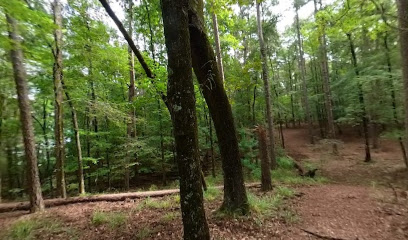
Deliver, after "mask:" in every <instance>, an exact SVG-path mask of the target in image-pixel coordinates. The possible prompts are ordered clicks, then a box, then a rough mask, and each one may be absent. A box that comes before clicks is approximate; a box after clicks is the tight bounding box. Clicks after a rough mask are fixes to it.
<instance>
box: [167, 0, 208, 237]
mask: <svg viewBox="0 0 408 240" xmlns="http://www.w3.org/2000/svg"><path fill="white" fill-rule="evenodd" d="M162 14H163V25H164V34H165V38H166V46H167V53H168V72H169V79H168V85H167V86H168V90H167V93H168V94H167V96H168V100H169V106H170V113H171V117H172V122H173V128H174V137H175V140H176V152H177V163H178V169H179V174H180V203H181V212H182V219H183V226H184V239H186V240H189V239H203V240H205V239H210V232H209V228H208V225H207V221H206V218H205V210H204V200H203V192H202V190H201V186H202V182H201V166H200V158H199V154H198V150H199V146H198V132H197V117H196V106H195V96H194V85H193V76H192V71H191V69H192V63H191V50H190V48H189V46H190V37H189V29H188V26H189V21H188V0H162Z"/></svg>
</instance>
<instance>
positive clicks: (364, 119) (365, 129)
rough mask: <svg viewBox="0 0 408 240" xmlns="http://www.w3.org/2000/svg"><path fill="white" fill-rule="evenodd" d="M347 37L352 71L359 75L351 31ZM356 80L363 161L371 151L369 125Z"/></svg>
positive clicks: (368, 159)
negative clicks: (361, 128) (363, 152)
mask: <svg viewBox="0 0 408 240" xmlns="http://www.w3.org/2000/svg"><path fill="white" fill-rule="evenodd" d="M347 38H348V40H349V44H350V52H351V57H352V58H351V60H352V62H353V67H354V71H355V73H356V76H357V77H359V76H360V71H359V70H358V63H357V56H356V51H355V48H354V43H353V39H352V36H351V33H348V34H347ZM357 81H358V84H357V85H358V101H359V103H360V108H361V112H362V113H361V115H362V116H361V121H362V123H363V134H364V140H365V160H364V161H365V162H370V161H371V151H370V136H369V135H368V125H369V120H368V117H367V111H366V107H365V101H364V92H363V86H361V83H360V79H357Z"/></svg>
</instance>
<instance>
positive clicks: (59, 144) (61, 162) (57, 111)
mask: <svg viewBox="0 0 408 240" xmlns="http://www.w3.org/2000/svg"><path fill="white" fill-rule="evenodd" d="M52 7H53V12H54V23H55V25H56V26H57V27H56V28H55V30H54V41H55V49H54V70H53V74H54V95H55V99H54V123H55V128H54V134H55V158H56V162H57V164H56V170H57V173H56V175H57V194H58V196H59V197H61V198H66V197H67V192H66V187H65V171H64V167H65V143H64V142H65V141H64V122H63V121H64V118H63V105H62V104H63V101H64V94H63V89H62V83H61V80H62V78H63V72H62V49H61V47H62V14H61V3H60V2H59V0H54V3H53V4H52Z"/></svg>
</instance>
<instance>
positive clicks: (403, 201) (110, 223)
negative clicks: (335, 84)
mask: <svg viewBox="0 0 408 240" xmlns="http://www.w3.org/2000/svg"><path fill="white" fill-rule="evenodd" d="M284 136H285V140H286V141H285V142H286V151H287V152H288V154H289V155H290V156H291V157H292V158H294V159H296V160H298V161H300V162H302V163H303V164H304V165H305V166H306V167H308V168H318V169H319V171H318V172H317V174H318V176H319V177H318V178H316V180H312V179H310V180H305V179H301V178H300V177H297V176H296V172H295V171H294V170H290V171H289V170H282V171H278V172H274V173H273V174H272V176H273V181H274V185H275V187H274V191H272V192H270V193H267V194H265V193H261V192H260V191H259V189H258V188H251V189H249V190H248V191H249V201H250V204H251V214H250V215H249V216H246V217H232V216H228V215H224V214H221V213H219V212H218V211H217V209H218V207H219V206H220V204H221V202H222V192H221V190H219V189H216V188H213V187H210V188H209V189H208V191H207V192H206V193H205V200H206V203H205V205H206V212H207V218H208V223H209V226H210V230H211V234H212V237H213V239H350V240H355V239H359V240H361V239H393V240H394V239H395V240H398V239H408V209H407V208H408V199H407V190H408V189H407V187H408V172H407V171H406V170H403V169H404V165H403V161H402V160H401V154H400V150H399V147H398V143H397V142H394V141H391V140H381V142H380V148H379V149H375V150H373V159H374V161H373V162H372V163H364V161H363V160H364V154H363V153H364V145H363V140H362V139H361V138H360V137H358V136H357V135H356V134H355V133H353V132H352V131H349V132H347V133H344V134H343V135H341V136H340V140H339V141H337V146H338V152H339V153H338V154H333V152H332V145H333V142H330V141H324V140H322V141H319V142H318V143H317V144H315V145H310V144H308V138H307V132H306V130H305V129H286V130H284ZM289 172H290V173H289ZM0 230H1V232H0V238H4V239H86V240H93V239H95V240H96V239H180V238H181V236H182V223H181V216H180V209H179V197H178V196H177V195H170V196H166V197H161V198H145V199H136V200H128V201H122V202H113V203H112V202H95V203H79V204H71V205H67V206H61V207H54V208H50V209H48V210H47V211H46V212H45V213H42V214H36V215H28V214H27V213H26V212H23V211H20V212H11V213H3V214H0Z"/></svg>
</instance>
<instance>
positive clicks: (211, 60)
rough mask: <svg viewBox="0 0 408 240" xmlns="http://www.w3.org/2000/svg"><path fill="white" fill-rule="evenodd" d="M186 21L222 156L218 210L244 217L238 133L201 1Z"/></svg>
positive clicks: (192, 6) (192, 7)
mask: <svg viewBox="0 0 408 240" xmlns="http://www.w3.org/2000/svg"><path fill="white" fill-rule="evenodd" d="M189 20H190V22H189V27H190V44H191V52H192V59H193V68H194V72H195V75H196V76H197V79H198V82H199V83H200V85H201V89H202V91H203V95H204V98H205V100H206V102H207V105H208V109H209V111H210V114H211V117H212V119H213V121H214V126H215V130H216V134H217V138H218V144H219V148H220V152H221V158H222V169H223V172H224V202H223V205H222V207H221V209H222V210H224V211H231V212H236V213H240V214H246V213H247V212H248V210H249V206H248V199H247V195H246V190H245V187H244V177H243V172H242V164H241V159H240V157H239V148H238V139H237V132H236V129H235V124H234V118H233V116H232V110H231V105H230V103H229V100H228V97H227V94H226V92H225V89H224V85H223V83H222V80H221V75H220V73H219V71H218V67H217V62H216V60H215V55H214V50H213V49H212V47H211V44H210V42H209V40H208V38H207V34H206V32H205V29H204V25H203V14H202V1H192V0H190V9H189Z"/></svg>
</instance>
